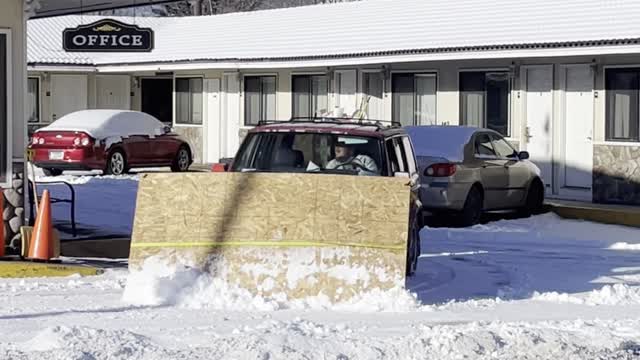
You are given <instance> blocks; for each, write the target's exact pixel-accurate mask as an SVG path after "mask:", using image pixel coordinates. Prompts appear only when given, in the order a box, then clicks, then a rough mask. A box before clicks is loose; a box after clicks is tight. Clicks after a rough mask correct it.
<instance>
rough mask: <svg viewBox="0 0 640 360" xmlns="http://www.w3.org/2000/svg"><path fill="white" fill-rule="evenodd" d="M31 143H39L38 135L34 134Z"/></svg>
mask: <svg viewBox="0 0 640 360" xmlns="http://www.w3.org/2000/svg"><path fill="white" fill-rule="evenodd" d="M31 143H32V144H33V145H36V144H38V137H37V136H34V137H33V138H31Z"/></svg>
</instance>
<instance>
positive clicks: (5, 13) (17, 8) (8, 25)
mask: <svg viewBox="0 0 640 360" xmlns="http://www.w3.org/2000/svg"><path fill="white" fill-rule="evenodd" d="M0 3H1V11H0V190H2V194H3V197H4V198H3V200H4V201H3V202H4V207H3V208H2V209H0V210H2V219H3V226H4V235H5V242H6V243H7V244H11V243H12V242H13V243H15V242H17V241H19V235H16V234H17V233H18V232H19V229H20V226H21V225H22V224H23V214H24V198H23V196H22V194H23V169H24V166H23V164H24V161H23V159H24V147H25V141H26V134H25V121H24V108H25V107H24V102H23V97H22V96H20V94H22V93H23V92H24V88H25V82H26V76H27V70H26V63H25V58H26V54H25V48H26V46H25V43H26V39H25V35H26V32H25V22H24V17H23V2H22V0H2V1H1V2H0ZM0 246H2V244H0Z"/></svg>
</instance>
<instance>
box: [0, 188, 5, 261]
mask: <svg viewBox="0 0 640 360" xmlns="http://www.w3.org/2000/svg"><path fill="white" fill-rule="evenodd" d="M0 190H1V189H0ZM3 213H4V195H3V194H2V191H0V214H3ZM0 219H1V218H0ZM4 247H5V244H4V222H3V223H0V257H3V256H4Z"/></svg>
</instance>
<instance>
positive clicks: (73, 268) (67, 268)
mask: <svg viewBox="0 0 640 360" xmlns="http://www.w3.org/2000/svg"><path fill="white" fill-rule="evenodd" d="M103 272H104V270H103V269H99V268H97V267H92V266H86V265H67V264H52V263H37V262H30V261H20V260H18V261H0V278H29V277H64V276H69V275H74V274H79V275H81V276H92V275H99V274H102V273H103Z"/></svg>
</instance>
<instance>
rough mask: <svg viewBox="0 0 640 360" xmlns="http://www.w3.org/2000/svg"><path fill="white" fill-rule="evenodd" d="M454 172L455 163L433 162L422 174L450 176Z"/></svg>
mask: <svg viewBox="0 0 640 360" xmlns="http://www.w3.org/2000/svg"><path fill="white" fill-rule="evenodd" d="M455 173H456V165H455V164H433V165H431V166H429V167H428V168H427V169H426V170H425V171H424V174H425V175H426V176H436V177H443V176H451V175H453V174H455Z"/></svg>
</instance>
